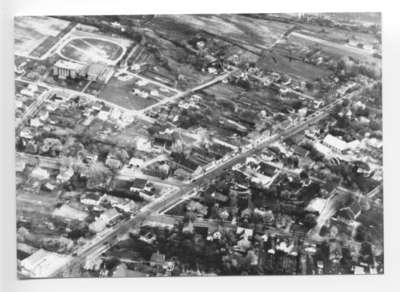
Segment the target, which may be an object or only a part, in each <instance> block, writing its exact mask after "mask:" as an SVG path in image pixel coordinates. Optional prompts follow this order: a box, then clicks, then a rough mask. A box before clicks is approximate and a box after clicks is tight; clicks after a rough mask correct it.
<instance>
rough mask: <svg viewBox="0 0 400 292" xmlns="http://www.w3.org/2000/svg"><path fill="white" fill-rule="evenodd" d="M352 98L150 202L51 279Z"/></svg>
mask: <svg viewBox="0 0 400 292" xmlns="http://www.w3.org/2000/svg"><path fill="white" fill-rule="evenodd" d="M355 95H356V92H353V93H352V94H350V95H348V96H345V97H342V98H339V99H337V100H336V101H335V102H333V103H331V104H329V105H327V106H325V107H324V108H321V109H320V110H318V111H317V112H315V113H313V114H312V115H311V116H309V117H307V118H305V119H303V120H302V121H301V122H300V123H298V124H296V125H292V126H290V127H288V128H287V129H285V130H283V131H282V132H281V133H279V134H274V135H272V136H270V137H268V138H265V139H263V140H262V142H260V143H258V144H257V145H256V146H253V147H252V148H250V149H249V150H246V151H243V152H241V153H239V154H237V155H235V156H232V157H230V158H229V159H228V160H225V161H223V162H221V163H220V164H217V165H216V166H215V167H213V168H211V169H210V170H209V171H207V172H205V173H203V174H202V175H200V176H199V177H197V178H196V179H195V180H193V181H192V182H191V183H190V184H187V185H185V186H184V187H182V188H181V189H180V190H179V191H177V192H175V193H171V194H169V195H167V196H164V197H160V198H159V199H157V200H154V201H153V202H151V203H149V204H148V205H146V206H145V207H143V208H142V209H141V210H140V211H139V213H137V214H136V215H135V216H133V217H131V218H130V219H127V220H124V221H121V222H119V223H118V224H116V225H115V226H114V227H113V228H111V229H110V230H108V231H107V233H105V234H104V235H102V236H97V237H96V238H95V239H94V240H92V241H91V242H89V243H87V244H86V245H84V246H83V247H80V248H78V249H77V250H76V251H75V252H74V255H75V256H74V257H71V259H70V261H69V262H68V264H67V265H65V266H64V267H63V268H62V269H60V270H57V271H55V272H54V273H53V274H52V275H51V276H58V275H60V274H63V273H67V275H66V276H70V275H68V271H69V270H70V269H71V268H73V267H75V266H76V265H79V264H81V263H82V262H83V261H84V260H85V259H86V257H87V256H89V255H90V254H92V253H95V252H96V251H97V250H98V248H100V247H102V246H103V245H105V244H107V245H108V246H111V245H112V244H113V243H115V242H116V240H117V238H118V236H119V235H122V234H125V233H126V232H128V231H129V230H130V229H132V228H137V227H139V226H140V225H141V223H142V222H143V221H144V220H145V219H146V218H147V216H149V215H151V214H154V213H159V212H162V211H163V210H165V209H166V208H168V207H169V206H171V205H173V204H175V203H176V202H178V201H180V200H181V199H182V197H184V196H186V195H187V194H188V193H190V192H192V191H193V190H194V189H195V188H198V187H200V186H201V185H202V184H204V183H205V182H207V181H208V180H210V179H212V178H215V177H217V176H218V175H219V174H220V173H221V172H223V171H224V170H226V169H228V168H230V167H232V166H233V165H235V164H237V163H239V162H241V161H244V160H245V159H246V157H248V156H251V155H253V154H255V153H256V152H257V151H259V150H261V149H263V148H265V147H267V146H269V145H271V144H272V143H274V142H276V141H279V140H280V139H284V138H287V137H289V136H291V135H294V134H296V133H298V132H300V131H303V130H305V129H306V128H307V127H309V126H310V125H311V124H315V123H317V122H318V121H320V120H322V119H323V118H325V117H327V116H328V115H329V113H330V112H331V111H332V109H334V108H335V106H336V105H338V104H340V103H341V102H342V101H343V100H345V99H347V98H352V97H353V96H355ZM64 276H65V275H64Z"/></svg>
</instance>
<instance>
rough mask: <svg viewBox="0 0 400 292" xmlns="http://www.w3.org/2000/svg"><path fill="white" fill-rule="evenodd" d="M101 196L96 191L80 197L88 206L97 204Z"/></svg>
mask: <svg viewBox="0 0 400 292" xmlns="http://www.w3.org/2000/svg"><path fill="white" fill-rule="evenodd" d="M101 198H102V197H101V196H100V195H99V194H96V193H87V194H85V195H84V196H83V197H82V198H81V203H82V204H85V205H89V206H98V205H99V204H100V201H101Z"/></svg>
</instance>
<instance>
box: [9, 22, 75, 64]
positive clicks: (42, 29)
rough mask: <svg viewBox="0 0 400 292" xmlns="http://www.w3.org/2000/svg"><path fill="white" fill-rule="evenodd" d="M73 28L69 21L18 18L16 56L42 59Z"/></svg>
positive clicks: (15, 24) (15, 25) (15, 23)
mask: <svg viewBox="0 0 400 292" xmlns="http://www.w3.org/2000/svg"><path fill="white" fill-rule="evenodd" d="M73 26H74V25H73V24H72V23H70V22H69V21H65V20H60V19H56V18H52V17H47V16H29V17H16V18H15V19H14V31H15V34H14V35H15V38H14V45H15V54H16V55H20V56H26V57H29V56H31V57H35V58H40V57H41V56H42V55H43V54H44V53H46V52H47V51H48V50H49V49H50V48H51V47H53V46H54V45H55V44H56V43H57V41H58V40H59V39H60V38H61V37H62V36H63V35H65V34H66V33H67V32H69V31H70V29H72V27H73Z"/></svg>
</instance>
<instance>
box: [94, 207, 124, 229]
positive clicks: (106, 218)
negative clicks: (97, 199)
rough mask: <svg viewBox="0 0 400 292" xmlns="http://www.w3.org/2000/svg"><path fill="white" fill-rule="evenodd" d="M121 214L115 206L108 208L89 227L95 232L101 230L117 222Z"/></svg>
mask: <svg viewBox="0 0 400 292" xmlns="http://www.w3.org/2000/svg"><path fill="white" fill-rule="evenodd" d="M120 216H121V214H120V213H119V212H118V211H117V210H116V209H115V208H111V209H108V210H107V211H105V212H104V213H102V214H101V215H100V216H99V217H97V218H96V220H95V221H94V222H92V223H91V224H89V229H90V230H91V231H93V232H95V233H98V232H101V231H103V230H104V229H105V228H106V227H107V226H109V225H112V224H113V223H115V222H116V220H117V219H118V218H119V217H120Z"/></svg>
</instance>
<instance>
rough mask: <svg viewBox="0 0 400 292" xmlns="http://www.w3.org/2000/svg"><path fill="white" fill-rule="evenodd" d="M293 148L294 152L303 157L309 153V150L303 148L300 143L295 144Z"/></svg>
mask: <svg viewBox="0 0 400 292" xmlns="http://www.w3.org/2000/svg"><path fill="white" fill-rule="evenodd" d="M292 150H293V154H295V155H297V156H299V157H303V158H304V157H307V155H308V153H309V151H308V150H307V149H305V148H303V147H301V146H298V145H294V146H293V147H292Z"/></svg>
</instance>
